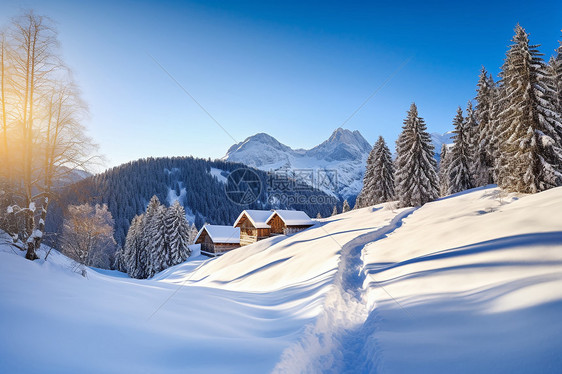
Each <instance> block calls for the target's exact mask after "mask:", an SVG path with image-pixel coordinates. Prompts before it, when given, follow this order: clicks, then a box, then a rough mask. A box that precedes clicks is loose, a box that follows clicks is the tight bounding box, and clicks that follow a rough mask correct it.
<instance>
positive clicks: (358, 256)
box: [0, 187, 562, 373]
mask: <svg viewBox="0 0 562 374" xmlns="http://www.w3.org/2000/svg"><path fill="white" fill-rule="evenodd" d="M395 205H396V204H394V203H386V204H382V205H378V206H375V207H369V208H363V209H358V210H354V211H350V212H347V213H343V214H338V215H336V216H334V217H330V218H326V219H321V220H318V223H317V225H316V226H314V227H312V228H310V229H309V230H305V231H302V232H300V233H297V234H295V235H292V236H288V237H286V236H276V237H271V238H268V239H265V240H262V241H259V242H258V243H255V244H252V245H249V246H245V247H241V248H239V249H236V250H233V251H230V252H228V253H226V254H224V255H223V256H221V257H217V258H213V259H206V258H203V256H192V257H190V258H189V259H188V260H187V261H186V262H185V263H183V264H180V265H177V266H174V267H172V268H169V269H167V270H164V271H163V272H161V273H159V274H157V275H156V276H154V277H153V278H152V279H150V280H136V279H130V278H127V277H125V276H124V275H123V274H121V273H118V272H111V271H105V270H99V269H88V270H87V274H86V277H83V276H82V275H80V274H78V273H75V272H74V271H73V265H72V262H71V261H70V260H69V259H68V258H66V257H65V256H63V255H62V254H60V253H58V252H57V251H54V250H53V251H52V252H51V254H50V255H49V258H48V260H47V261H44V260H42V259H43V258H44V256H45V251H46V250H47V249H46V248H45V247H43V248H42V249H41V250H40V251H39V256H40V257H41V258H42V259H41V260H36V261H34V262H31V261H28V260H25V259H24V258H23V255H24V253H23V252H19V251H17V250H15V249H14V250H12V248H11V247H9V246H7V245H5V244H0V299H1V300H2V302H1V303H0V331H2V337H3V338H2V339H0V372H3V373H12V372H18V373H35V372H42V373H44V372H52V373H75V372H83V373H99V372H104V373H119V372H158V373H178V372H196V373H215V372H220V373H264V372H271V371H272V370H273V371H275V372H279V373H287V372H288V373H295V372H342V373H345V372H350V373H357V372H359V373H361V372H377V373H402V372H421V373H451V372H455V373H474V372H479V373H495V372H515V373H517V372H541V373H559V372H561V371H562V356H560V351H561V350H562V322H561V321H560V318H559V317H560V315H562V221H561V220H560V219H559V218H560V211H562V188H557V189H552V190H549V191H545V192H542V193H539V194H535V195H527V196H516V195H508V194H504V193H502V192H501V191H500V190H499V189H497V188H494V187H487V188H479V189H474V190H471V191H469V192H466V193H459V194H457V195H454V196H450V197H446V198H442V199H440V200H438V201H435V202H432V203H429V204H426V205H424V206H423V207H421V208H418V209H413V208H405V209H395ZM269 213H270V212H269ZM6 239H7V240H9V238H6ZM1 240H2V239H0V243H1V242H2V241H1ZM14 251H17V253H15V252H14Z"/></svg>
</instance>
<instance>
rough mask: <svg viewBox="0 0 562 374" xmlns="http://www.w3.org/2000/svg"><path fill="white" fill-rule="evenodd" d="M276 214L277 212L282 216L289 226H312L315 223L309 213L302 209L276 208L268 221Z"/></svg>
mask: <svg viewBox="0 0 562 374" xmlns="http://www.w3.org/2000/svg"><path fill="white" fill-rule="evenodd" d="M275 214H277V215H278V216H279V218H281V220H282V221H283V222H284V223H285V224H286V225H287V226H307V225H310V226H312V225H314V221H313V220H312V219H310V217H309V216H308V214H306V213H305V212H303V211H300V210H282V209H276V210H274V211H273V213H271V215H270V216H269V218H268V219H267V222H269V220H270V219H271V218H273V216H274V215H275Z"/></svg>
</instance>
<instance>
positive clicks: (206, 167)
mask: <svg viewBox="0 0 562 374" xmlns="http://www.w3.org/2000/svg"><path fill="white" fill-rule="evenodd" d="M241 168H242V169H244V168H247V166H245V165H242V164H238V163H233V162H225V161H211V160H205V159H199V158H193V157H162V158H147V159H141V160H137V161H132V162H129V163H126V164H123V165H120V166H117V167H114V168H112V169H110V170H107V171H105V172H104V173H101V174H97V175H95V176H93V177H90V178H86V179H84V180H82V181H80V182H78V183H76V184H73V185H71V186H68V187H67V188H65V189H64V190H63V191H62V192H61V194H60V196H58V197H57V199H55V201H54V203H53V204H52V206H51V208H50V210H49V215H48V216H47V231H48V232H53V233H59V232H60V231H61V227H62V220H63V212H64V209H65V207H66V206H67V205H69V204H82V203H85V202H88V203H93V204H96V203H103V204H107V205H108V208H109V211H110V212H111V214H112V216H113V218H114V220H115V240H116V241H117V243H118V244H120V245H123V244H124V243H125V237H126V235H127V231H128V229H129V225H130V222H131V220H132V219H133V217H134V216H135V215H137V214H141V213H144V211H145V209H146V206H147V204H148V201H149V200H150V198H151V197H152V196H153V195H156V196H157V197H158V198H159V199H160V201H161V202H162V203H163V204H166V205H171V204H172V203H173V202H174V201H175V200H178V201H179V202H180V203H181V204H182V205H183V207H184V209H185V211H186V215H187V219H188V220H189V221H190V222H194V223H195V224H196V225H197V227H198V228H200V227H201V226H202V225H203V224H204V223H205V222H208V223H212V224H217V225H231V224H232V223H233V222H234V220H235V219H236V217H238V215H239V214H240V212H241V211H242V210H244V209H248V208H250V209H267V210H269V209H273V208H277V209H284V208H292V209H299V210H304V211H306V212H307V213H308V214H309V215H310V216H311V217H316V215H317V214H318V213H321V214H322V215H323V216H327V215H329V214H330V213H331V212H332V208H333V205H334V204H335V203H338V204H339V202H338V201H336V202H334V203H333V202H331V200H335V199H334V198H330V197H329V196H328V195H326V194H324V193H323V192H321V191H318V190H313V191H311V190H296V189H291V190H283V191H279V190H278V189H277V187H275V186H272V188H270V184H268V183H269V179H268V174H267V173H266V172H264V171H261V170H257V169H252V171H253V172H254V173H255V174H254V175H255V176H256V178H258V181H259V183H260V187H261V188H260V191H259V192H258V193H259V194H258V196H257V199H256V200H255V201H253V202H252V203H250V204H244V205H240V204H238V203H237V201H233V200H232V199H229V197H228V196H227V193H226V192H225V191H226V189H227V187H228V186H230V185H228V183H231V181H230V182H229V180H228V177H229V176H230V175H231V173H232V172H234V171H236V170H237V169H241ZM279 194H281V195H283V196H285V197H287V199H286V200H280V199H276V198H275V197H276V196H278V195H279ZM296 196H298V197H299V198H304V200H302V201H304V202H305V204H302V203H299V202H298V200H297V199H296V198H295V199H294V201H295V202H291V201H290V200H289V198H291V197H296ZM311 196H312V197H314V198H315V199H314V201H320V202H323V203H321V204H307V203H306V202H307V199H308V198H310V197H311ZM55 244H56V243H55Z"/></svg>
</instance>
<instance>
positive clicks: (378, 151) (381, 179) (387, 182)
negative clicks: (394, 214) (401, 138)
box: [370, 136, 395, 205]
mask: <svg viewBox="0 0 562 374" xmlns="http://www.w3.org/2000/svg"><path fill="white" fill-rule="evenodd" d="M374 150H375V159H374V163H373V166H372V167H373V180H372V181H371V193H372V195H371V196H372V197H371V198H372V200H371V202H370V204H371V205H374V204H379V203H384V202H387V201H391V200H393V199H394V172H395V171H394V163H393V162H392V154H391V153H390V149H388V146H387V145H386V143H385V141H384V139H383V137H382V136H379V139H378V140H377V142H376V143H375V147H374Z"/></svg>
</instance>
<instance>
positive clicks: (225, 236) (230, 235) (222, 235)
mask: <svg viewBox="0 0 562 374" xmlns="http://www.w3.org/2000/svg"><path fill="white" fill-rule="evenodd" d="M203 230H205V231H207V234H208V235H209V236H210V237H211V240H212V241H213V243H240V228H239V227H232V226H223V225H205V226H203V227H201V230H199V232H198V233H197V237H196V238H195V241H196V242H197V239H199V236H201V233H202V232H203Z"/></svg>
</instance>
